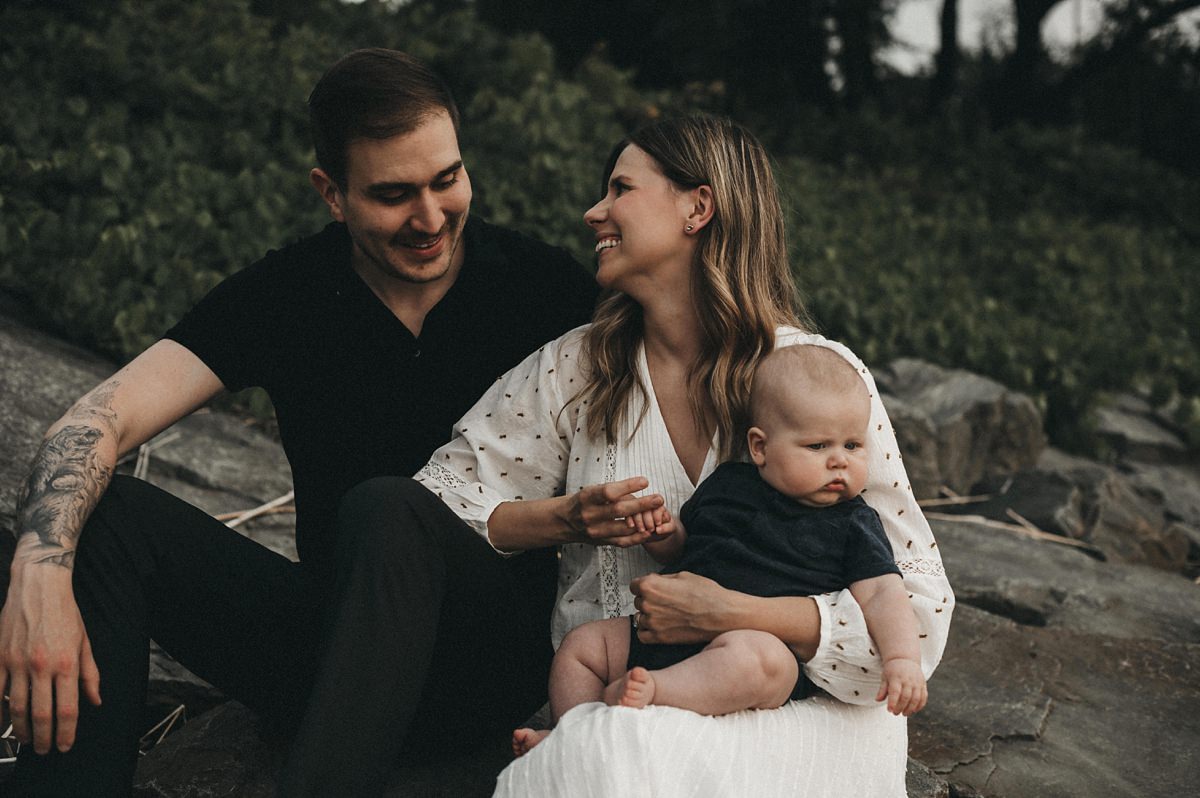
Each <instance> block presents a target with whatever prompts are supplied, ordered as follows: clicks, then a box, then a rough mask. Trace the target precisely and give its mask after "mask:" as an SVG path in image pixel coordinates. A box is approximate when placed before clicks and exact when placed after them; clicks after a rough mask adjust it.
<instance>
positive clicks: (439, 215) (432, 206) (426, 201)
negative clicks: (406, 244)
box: [409, 191, 446, 235]
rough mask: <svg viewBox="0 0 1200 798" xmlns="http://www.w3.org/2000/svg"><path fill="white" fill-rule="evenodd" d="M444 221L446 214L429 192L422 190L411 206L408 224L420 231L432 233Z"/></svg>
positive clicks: (435, 231) (440, 226)
mask: <svg viewBox="0 0 1200 798" xmlns="http://www.w3.org/2000/svg"><path fill="white" fill-rule="evenodd" d="M445 223H446V214H445V213H444V212H443V211H442V206H441V205H440V204H439V203H438V201H437V198H436V197H434V196H433V194H432V193H431V192H428V191H422V192H421V193H420V195H418V197H417V201H416V205H415V206H414V207H413V213H412V217H411V218H410V219H409V226H410V227H412V228H413V229H414V230H418V231H420V232H422V233H428V234H430V235H434V234H435V233H437V232H438V231H439V230H441V229H442V225H444V224H445Z"/></svg>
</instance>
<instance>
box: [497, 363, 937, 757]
mask: <svg viewBox="0 0 1200 798" xmlns="http://www.w3.org/2000/svg"><path fill="white" fill-rule="evenodd" d="M870 414H871V401H870V397H869V396H868V394H867V389H866V385H865V384H864V383H863V381H862V378H861V377H859V375H858V374H857V373H856V372H855V370H854V368H853V367H852V366H851V365H850V364H849V363H848V362H847V361H846V360H845V358H843V357H841V356H840V355H838V354H837V353H836V352H834V351H832V350H831V349H828V348H826V347H822V346H808V345H803V346H790V347H785V348H783V349H778V350H776V351H775V352H773V353H772V354H770V355H768V356H767V357H766V358H765V359H764V360H763V362H762V364H761V365H760V366H759V368H758V371H757V373H756V374H755V377H754V384H753V387H752V391H751V397H750V415H751V419H752V423H753V424H754V426H752V427H750V429H749V430H748V432H747V443H748V446H749V450H750V459H751V461H752V462H751V463H734V462H730V463H725V464H723V465H721V466H719V467H718V468H717V469H716V470H715V471H714V472H713V473H712V475H711V476H710V477H709V478H708V479H706V480H705V481H704V482H703V483H702V484H701V485H700V486H699V487H698V488H697V489H696V492H695V493H694V494H693V495H692V497H691V499H689V500H688V501H687V503H686V504H684V506H683V510H682V511H681V513H680V518H679V519H678V520H675V519H672V518H671V517H670V516H669V514H667V513H666V512H665V511H661V510H660V511H657V513H658V514H657V517H653V516H651V517H647V518H636V519H630V523H631V524H632V525H636V526H637V527H638V528H639V529H642V528H651V529H654V530H655V531H656V533H657V535H656V537H657V539H656V540H653V541H651V542H647V543H645V544H643V545H644V546H645V547H646V549H647V550H648V551H649V552H650V553H651V554H652V555H653V556H654V557H655V559H657V560H659V561H660V562H664V563H670V565H668V567H667V568H664V569H663V573H668V572H669V573H677V572H681V571H691V572H693V573H697V574H700V575H702V576H707V577H709V578H711V579H713V580H715V581H716V582H718V583H719V584H720V585H722V586H723V587H726V588H729V589H731V590H737V591H740V592H743V593H749V594H753V595H757V596H786V595H790V596H807V595H814V594H818V593H828V592H831V591H836V590H841V589H844V588H846V587H849V588H850V592H851V594H852V595H853V596H854V598H855V600H856V601H857V602H858V604H859V606H860V607H861V608H862V611H863V615H864V617H865V619H866V622H867V629H868V631H869V632H870V634H871V638H872V639H873V640H874V642H875V645H876V647H877V648H878V650H879V652H880V655H881V657H882V660H883V676H882V679H881V683H880V687H879V692H878V694H877V695H876V697H875V700H876V701H882V700H884V699H885V698H886V699H887V702H888V710H889V711H891V712H893V713H894V714H904V715H911V714H912V713H914V712H917V711H919V710H920V709H921V708H922V707H924V706H925V700H926V695H927V694H926V687H925V677H924V675H923V673H922V671H921V665H920V651H919V650H918V643H917V621H916V616H915V615H914V614H913V611H912V609H911V607H910V606H909V599H908V593H907V591H906V590H905V589H904V585H903V582H902V581H901V579H900V571H899V569H898V568H897V567H896V563H895V561H894V560H893V558H892V550H891V546H890V545H889V544H888V541H887V537H886V535H885V534H884V531H883V527H882V525H881V524H880V521H879V516H878V515H876V513H875V511H874V510H872V509H871V508H870V507H869V506H868V505H867V504H866V502H864V501H863V500H862V499H861V498H859V495H858V494H859V493H860V492H861V491H862V489H863V486H864V485H865V484H866V480H867V450H866V445H865V444H866V438H867V425H868V423H869V421H870ZM646 515H647V516H650V514H648V513H647V514H646ZM635 619H636V616H634V617H633V618H631V619H629V620H627V619H625V618H611V619H607V620H601V621H593V622H591V623H586V624H583V625H582V626H579V627H576V628H575V629H573V630H572V631H571V632H570V634H568V635H567V636H566V638H565V639H564V640H563V642H562V645H561V646H560V647H559V649H558V653H557V654H556V655H555V657H554V664H553V665H552V667H551V671H550V711H551V715H552V716H553V719H554V721H555V722H556V723H557V722H558V719H559V718H560V717H562V715H563V713H565V712H566V711H567V710H569V709H571V708H572V707H574V706H576V705H578V704H582V703H585V702H589V701H601V700H603V701H605V702H606V703H608V704H611V705H621V706H628V707H644V706H646V705H647V704H660V705H664V706H673V707H681V708H683V709H690V710H693V711H695V712H699V713H702V714H705V715H723V714H727V713H730V712H736V711H738V710H742V709H754V708H762V709H766V708H772V707H777V706H780V705H781V704H783V703H784V702H785V701H787V700H789V699H792V698H802V697H804V696H806V695H808V694H810V693H811V692H812V691H813V690H815V688H814V686H813V685H812V684H811V682H809V681H808V679H807V678H806V677H805V676H804V674H803V668H802V667H801V663H800V661H799V660H798V659H797V657H796V655H795V654H794V653H793V652H792V650H791V649H790V648H789V647H788V646H787V645H786V644H784V643H783V641H781V640H780V639H779V638H777V637H775V636H773V635H770V634H767V633H766V632H759V631H754V630H749V629H742V630H737V631H733V632H726V633H724V634H721V635H718V636H717V637H716V638H714V639H713V640H712V642H710V643H707V644H697V645H662V644H647V643H642V642H641V641H639V640H638V637H637V628H636V621H635ZM547 734H549V731H548V730H533V729H518V730H516V731H515V732H514V733H513V752H514V753H515V754H516V755H517V756H520V755H522V754H524V753H526V752H528V751H529V750H530V749H531V748H532V747H533V746H535V745H537V744H538V743H539V742H540V741H541V740H542V739H543V738H544V737H545V736H546V735H547Z"/></svg>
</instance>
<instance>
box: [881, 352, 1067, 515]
mask: <svg viewBox="0 0 1200 798" xmlns="http://www.w3.org/2000/svg"><path fill="white" fill-rule="evenodd" d="M875 379H876V381H877V382H878V384H879V387H880V389H881V390H882V391H884V392H885V393H888V394H891V395H892V396H895V397H897V398H899V399H901V400H903V401H904V402H905V403H907V404H908V405H909V406H910V407H912V408H916V409H917V410H919V411H920V412H921V413H923V414H924V415H925V416H926V417H927V418H928V419H929V422H930V423H931V424H932V426H933V428H934V430H935V431H936V437H937V452H938V472H939V474H940V476H941V478H942V481H943V483H944V484H945V485H946V486H948V487H949V488H951V489H952V490H955V491H957V492H959V493H965V492H967V491H968V490H970V488H971V486H972V485H974V484H975V483H976V482H978V481H979V480H980V479H982V478H984V477H987V476H992V475H995V474H1011V473H1014V472H1017V471H1020V470H1021V469H1023V468H1028V467H1030V466H1032V465H1033V464H1034V463H1035V462H1036V461H1037V458H1038V455H1039V453H1040V452H1041V450H1042V448H1043V447H1044V446H1045V443H1046V436H1045V433H1044V432H1043V430H1042V416H1041V413H1040V412H1038V409H1037V406H1036V405H1035V404H1034V403H1033V400H1032V399H1030V398H1029V397H1028V396H1025V395H1023V394H1019V393H1015V392H1013V391H1010V390H1008V389H1007V388H1005V387H1004V386H1003V385H1001V384H1000V383H998V382H995V381H994V380H989V379H987V378H985V377H981V376H979V375H977V374H971V373H970V372H966V371H958V370H951V369H944V368H941V367H939V366H935V365H933V364H931V363H926V362H924V361H920V360H915V359H911V358H901V359H899V360H896V361H893V362H892V363H891V364H890V365H889V366H888V367H887V368H884V369H881V370H880V371H878V372H876V374H875Z"/></svg>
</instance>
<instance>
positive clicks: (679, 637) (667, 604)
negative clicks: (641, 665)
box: [629, 571, 742, 643]
mask: <svg viewBox="0 0 1200 798" xmlns="http://www.w3.org/2000/svg"><path fill="white" fill-rule="evenodd" d="M629 589H630V591H632V592H633V596H634V599H633V606H634V607H636V608H637V610H638V627H637V628H638V639H639V640H641V641H642V642H643V643H707V642H708V641H710V640H712V639H713V638H714V637H716V636H717V635H719V634H721V633H722V632H725V631H728V630H729V629H731V628H734V627H733V626H732V625H731V624H730V623H729V621H728V620H727V618H728V616H729V614H730V610H731V609H732V606H733V604H734V603H735V601H736V600H737V598H738V597H740V596H741V595H742V594H741V593H735V592H734V591H732V590H726V589H725V588H723V587H721V586H720V585H718V584H717V583H716V582H714V581H713V580H711V579H709V578H708V577H704V576H698V575H696V574H693V573H688V572H686V571H685V572H683V573H678V574H647V575H646V576H639V577H638V578H637V579H634V580H633V581H632V582H630V583H629Z"/></svg>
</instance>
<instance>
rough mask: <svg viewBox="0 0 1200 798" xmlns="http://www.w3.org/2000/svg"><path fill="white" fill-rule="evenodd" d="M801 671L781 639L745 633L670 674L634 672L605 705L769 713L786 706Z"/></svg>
mask: <svg viewBox="0 0 1200 798" xmlns="http://www.w3.org/2000/svg"><path fill="white" fill-rule="evenodd" d="M799 667H800V666H799V664H798V663H797V662H796V657H795V655H793V654H792V652H791V650H790V649H789V648H788V647H787V646H786V645H784V643H783V641H781V640H780V639H779V638H777V637H775V636H774V635H770V634H767V633H766V632H755V631H752V630H748V629H740V630H737V631H734V632H726V633H725V634H722V635H719V636H718V637H716V638H715V639H714V640H713V641H712V642H711V643H709V644H708V646H707V647H705V649H704V650H703V651H701V652H700V653H699V654H697V655H695V656H694V657H689V658H688V659H685V660H684V661H683V662H680V663H677V664H675V665H672V666H671V667H669V668H663V669H662V670H660V671H646V670H645V669H644V668H634V669H633V670H631V671H630V672H629V673H628V674H627V675H626V676H625V677H623V678H622V679H620V680H619V681H617V682H614V683H613V684H612V686H611V687H609V688H608V690H607V691H606V692H605V700H606V701H608V703H610V704H621V705H623V706H634V707H642V706H645V705H646V704H647V703H652V704H657V705H659V706H668V707H679V708H681V709H690V710H692V711H693V712H699V713H701V714H702V715H727V714H729V713H730V712H737V711H738V710H742V709H770V708H773V707H777V706H780V705H782V704H783V702H784V701H787V699H788V696H789V695H791V692H792V687H793V686H795V684H796V678H797V676H799Z"/></svg>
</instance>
